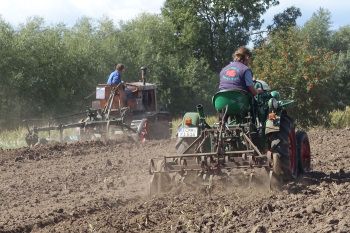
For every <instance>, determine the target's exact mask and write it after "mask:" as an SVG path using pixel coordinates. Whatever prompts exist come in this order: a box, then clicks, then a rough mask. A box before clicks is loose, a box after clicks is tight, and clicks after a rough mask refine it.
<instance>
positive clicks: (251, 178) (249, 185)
mask: <svg viewBox="0 0 350 233" xmlns="http://www.w3.org/2000/svg"><path fill="white" fill-rule="evenodd" d="M253 176H254V171H250V174H249V184H248V187H249V188H251V187H252V180H253Z"/></svg>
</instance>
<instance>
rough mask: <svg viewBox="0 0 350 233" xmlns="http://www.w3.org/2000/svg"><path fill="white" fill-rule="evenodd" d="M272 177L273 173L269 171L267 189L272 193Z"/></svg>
mask: <svg viewBox="0 0 350 233" xmlns="http://www.w3.org/2000/svg"><path fill="white" fill-rule="evenodd" d="M272 175H273V171H272V170H270V172H269V189H270V191H272Z"/></svg>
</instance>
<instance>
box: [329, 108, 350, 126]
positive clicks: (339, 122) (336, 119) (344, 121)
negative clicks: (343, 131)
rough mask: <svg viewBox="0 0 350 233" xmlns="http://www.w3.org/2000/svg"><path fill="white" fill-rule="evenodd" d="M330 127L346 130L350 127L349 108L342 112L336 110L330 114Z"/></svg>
mask: <svg viewBox="0 0 350 233" xmlns="http://www.w3.org/2000/svg"><path fill="white" fill-rule="evenodd" d="M330 119H331V127H334V128H346V127H350V106H348V107H346V109H345V110H344V111H341V110H336V111H333V112H331V113H330Z"/></svg>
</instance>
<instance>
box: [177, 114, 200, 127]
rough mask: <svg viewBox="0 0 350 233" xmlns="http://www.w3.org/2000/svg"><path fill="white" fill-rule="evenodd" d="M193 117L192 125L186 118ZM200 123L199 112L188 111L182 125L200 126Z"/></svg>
mask: <svg viewBox="0 0 350 233" xmlns="http://www.w3.org/2000/svg"><path fill="white" fill-rule="evenodd" d="M187 119H191V125H186V120H187ZM198 125H199V114H198V112H186V113H185V115H184V116H183V118H182V122H181V126H182V127H198Z"/></svg>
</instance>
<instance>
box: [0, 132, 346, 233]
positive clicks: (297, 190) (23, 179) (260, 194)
mask: <svg viewBox="0 0 350 233" xmlns="http://www.w3.org/2000/svg"><path fill="white" fill-rule="evenodd" d="M308 134H309V137H310V141H311V150H312V154H313V160H312V166H313V169H312V171H311V172H309V173H308V174H306V175H305V177H304V178H302V179H300V180H298V181H297V182H291V183H288V184H286V185H285V186H283V187H282V190H275V191H272V192H271V191H269V190H268V189H267V188H263V187H261V186H259V187H253V188H247V187H245V186H240V187H235V186H232V187H226V189H223V188H222V187H221V188H217V189H214V190H213V192H212V193H211V194H210V195H209V194H208V193H206V192H202V191H201V190H200V189H199V190H198V189H196V190H191V189H177V190H176V191H173V192H170V193H166V194H163V195H159V196H156V197H152V198H150V197H148V195H147V192H148V185H149V184H148V183H149V180H150V178H151V176H150V175H149V174H148V161H149V159H151V158H152V157H161V156H163V155H166V154H170V153H175V149H174V146H175V141H174V140H161V141H148V142H146V143H145V144H143V145H140V144H136V143H129V142H115V141H107V142H82V143H75V144H57V145H46V146H40V147H36V148H22V149H17V150H0V232H350V214H349V213H350V130H349V129H344V130H325V129H317V130H316V129H314V130H311V131H309V132H308Z"/></svg>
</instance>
